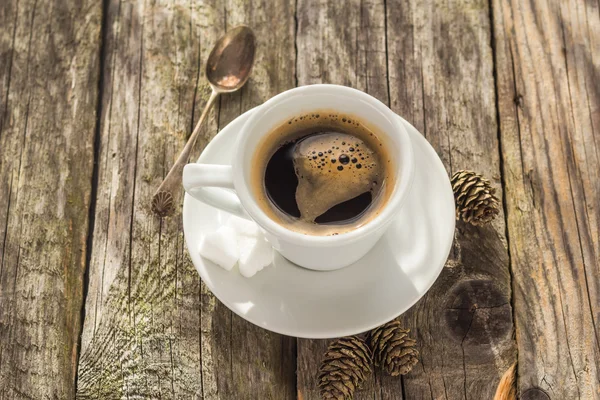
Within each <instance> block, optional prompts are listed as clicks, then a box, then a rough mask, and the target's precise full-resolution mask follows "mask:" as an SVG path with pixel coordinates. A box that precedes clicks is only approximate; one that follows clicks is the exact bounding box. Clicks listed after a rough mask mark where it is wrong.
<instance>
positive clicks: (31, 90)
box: [0, 0, 102, 399]
mask: <svg viewBox="0 0 600 400" xmlns="http://www.w3.org/2000/svg"><path fill="white" fill-rule="evenodd" d="M101 12H102V7H101V4H100V3H97V2H93V1H63V2H53V1H45V0H41V1H37V0H36V1H29V0H20V1H13V0H7V1H2V2H0V27H1V28H0V399H20V398H28V399H33V398H35V399H42V398H43V399H50V398H51V399H59V398H60V399H66V398H72V397H73V395H74V387H75V372H76V362H77V356H78V338H79V333H80V329H81V307H82V301H83V291H82V289H83V276H84V271H85V264H86V238H87V234H88V208H89V206H90V193H91V189H92V186H91V181H92V171H93V159H94V149H93V143H94V131H95V121H96V103H97V101H98V95H97V92H98V75H99V65H100V63H99V51H100V25H101Z"/></svg>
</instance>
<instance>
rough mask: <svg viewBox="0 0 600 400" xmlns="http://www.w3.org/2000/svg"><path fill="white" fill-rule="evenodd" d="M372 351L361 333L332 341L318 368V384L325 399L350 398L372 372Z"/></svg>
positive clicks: (346, 399)
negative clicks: (360, 335) (360, 336)
mask: <svg viewBox="0 0 600 400" xmlns="http://www.w3.org/2000/svg"><path fill="white" fill-rule="evenodd" d="M372 363H373V360H372V358H371V350H369V347H368V346H367V344H366V343H365V341H364V340H362V339H361V338H359V337H358V336H348V337H343V338H340V339H336V340H335V341H333V342H332V343H331V344H330V345H329V347H328V348H327V351H326V352H325V357H324V358H323V361H321V366H320V367H319V376H318V378H317V384H318V386H319V392H320V393H321V398H322V399H323V400H329V399H332V400H350V399H352V398H353V397H354V391H355V390H356V388H358V387H360V386H361V384H362V383H363V382H364V381H365V380H366V379H367V378H368V377H369V376H370V375H371V364H372Z"/></svg>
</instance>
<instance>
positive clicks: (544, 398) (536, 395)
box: [521, 388, 550, 400]
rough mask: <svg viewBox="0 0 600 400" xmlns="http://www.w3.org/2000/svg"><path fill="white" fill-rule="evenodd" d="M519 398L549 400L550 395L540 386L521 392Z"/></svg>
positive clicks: (522, 399) (523, 399) (524, 399)
mask: <svg viewBox="0 0 600 400" xmlns="http://www.w3.org/2000/svg"><path fill="white" fill-rule="evenodd" d="M521 400H550V396H548V393H546V392H545V391H543V390H542V389H540V388H531V389H527V390H526V391H524V392H523V394H521Z"/></svg>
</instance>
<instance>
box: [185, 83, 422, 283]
mask: <svg viewBox="0 0 600 400" xmlns="http://www.w3.org/2000/svg"><path fill="white" fill-rule="evenodd" d="M321 110H333V111H336V112H338V113H340V114H345V115H352V116H355V117H356V118H357V119H359V120H360V121H364V122H365V123H368V125H369V126H372V127H373V128H374V129H375V131H376V132H377V134H378V137H379V139H380V140H381V141H382V142H383V143H384V146H387V152H388V153H389V154H390V155H391V157H392V164H393V165H394V168H395V169H396V170H395V173H394V176H395V182H390V183H388V184H392V185H394V188H393V190H392V193H391V195H390V197H389V199H388V201H387V202H386V203H385V204H384V205H383V206H382V209H381V210H380V211H379V213H378V215H376V216H375V217H374V218H373V219H372V220H370V221H368V222H367V223H365V224H364V225H362V226H360V227H358V228H356V229H354V230H352V231H349V232H344V233H340V234H339V235H334V236H316V235H307V234H303V233H300V232H296V231H293V230H291V229H288V228H286V227H285V226H282V225H281V224H279V223H277V222H276V221H274V220H273V219H271V218H269V217H268V216H267V214H266V213H265V212H264V211H263V210H262V209H261V207H260V205H259V204H258V203H257V201H256V199H255V196H254V194H253V193H252V190H251V184H250V178H251V173H250V172H251V170H252V168H253V165H252V161H253V158H254V155H255V152H256V150H257V146H258V144H259V143H260V142H261V139H262V138H263V137H264V136H265V135H267V134H268V133H269V132H271V131H272V130H273V129H274V128H276V127H277V126H279V125H280V124H281V123H283V122H284V121H287V120H289V119H290V118H292V117H295V116H298V115H302V114H306V113H310V112H314V111H321ZM231 146H233V148H234V149H233V153H234V157H233V162H232V164H231V165H213V164H188V165H186V166H185V168H184V170H183V186H184V188H185V190H186V192H188V193H189V194H190V195H191V196H192V197H194V198H196V199H198V200H200V201H202V202H204V203H206V204H209V205H211V206H214V207H216V208H219V209H221V210H224V211H227V212H230V213H232V214H235V215H237V216H241V217H243V218H249V219H251V220H254V221H255V222H256V223H257V224H258V225H259V226H260V227H261V228H263V230H264V231H265V232H266V236H267V239H268V240H269V242H271V244H272V245H273V247H274V248H275V250H277V251H278V252H279V253H281V255H282V256H284V257H285V258H287V259H288V260H290V261H292V262H293V263H296V264H298V265H300V266H302V267H305V268H309V269H314V270H322V271H326V270H333V269H338V268H342V267H345V266H347V265H350V264H352V263H353V262H355V261H357V260H359V259H360V258H361V257H362V256H364V255H365V254H366V253H367V252H368V251H369V250H370V249H371V248H372V247H373V246H374V245H375V243H376V242H377V240H379V238H380V237H381V236H382V235H383V233H384V232H385V230H386V228H387V227H388V226H389V224H390V223H391V222H392V221H393V219H394V217H396V216H397V214H398V212H399V211H400V208H401V207H402V205H403V203H404V200H405V199H406V196H407V194H408V191H409V190H410V187H411V184H412V179H413V176H414V158H413V149H412V145H411V142H410V138H409V136H408V133H407V131H406V130H405V128H404V125H403V124H402V122H401V121H400V119H399V118H398V117H397V116H396V114H394V113H393V112H392V111H391V110H390V109H389V108H388V107H387V106H385V105H384V104H383V103H381V102H380V101H379V100H377V99H375V98H374V97H372V96H369V95H368V94H366V93H363V92H361V91H359V90H356V89H352V88H348V87H345V86H338V85H309V86H302V87H298V88H295V89H291V90H288V91H286V92H283V93H281V94H279V95H277V96H275V97H273V98H271V99H270V100H268V101H267V102H265V103H264V104H262V105H261V106H258V107H257V108H255V109H254V110H253V111H252V114H251V115H250V118H249V119H248V121H247V122H246V123H245V124H244V126H243V127H242V130H241V132H240V133H239V135H238V139H237V141H236V143H231ZM230 189H234V191H231V190H230Z"/></svg>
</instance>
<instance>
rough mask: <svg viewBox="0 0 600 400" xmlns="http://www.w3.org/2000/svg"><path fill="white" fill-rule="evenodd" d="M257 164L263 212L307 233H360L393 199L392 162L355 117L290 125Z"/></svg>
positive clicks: (320, 116) (323, 115)
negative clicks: (390, 192)
mask: <svg viewBox="0 0 600 400" xmlns="http://www.w3.org/2000/svg"><path fill="white" fill-rule="evenodd" d="M255 160H256V163H255V164H256V165H257V166H258V168H259V170H258V173H254V174H253V175H254V176H255V180H258V179H260V181H257V182H255V184H256V186H258V190H257V191H258V192H259V194H260V196H259V200H261V201H260V203H261V207H262V208H263V209H264V210H265V211H270V212H269V214H271V216H275V217H276V219H277V220H279V221H280V222H281V223H282V224H283V225H285V226H287V227H289V228H291V229H294V230H297V231H300V232H303V233H307V234H317V235H327V234H337V233H340V232H344V231H348V230H352V229H355V228H356V227H358V226H360V225H362V224H363V223H365V222H367V221H368V220H370V219H372V217H373V216H374V215H377V213H378V210H379V209H380V208H381V205H382V204H383V203H384V202H385V200H387V197H388V196H387V195H386V193H384V192H387V191H386V190H385V188H386V185H385V183H386V180H387V179H386V178H388V175H389V170H391V168H390V165H389V163H390V160H389V157H387V154H386V153H385V151H384V148H383V144H382V143H381V142H380V141H379V139H378V137H377V136H376V135H375V133H374V132H372V131H371V130H369V129H368V128H366V127H365V126H364V125H363V124H362V123H361V122H360V121H358V120H356V119H355V118H352V117H348V116H340V115H338V114H333V113H328V112H319V113H313V114H309V115H302V116H299V117H297V118H294V119H292V120H290V121H287V122H286V123H284V124H282V125H281V126H280V127H278V128H276V129H275V130H274V131H273V132H271V134H269V135H268V136H267V139H266V140H265V141H264V143H262V144H261V146H260V147H259V151H258V154H257V156H256V157H255Z"/></svg>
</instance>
